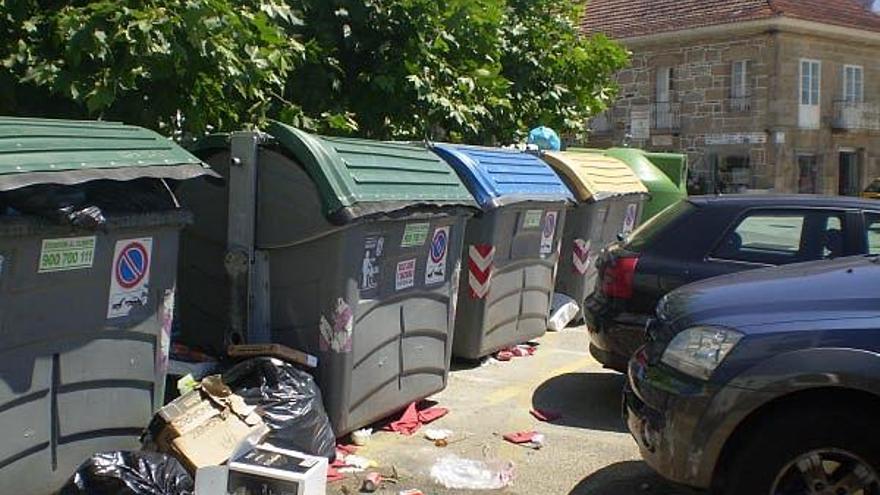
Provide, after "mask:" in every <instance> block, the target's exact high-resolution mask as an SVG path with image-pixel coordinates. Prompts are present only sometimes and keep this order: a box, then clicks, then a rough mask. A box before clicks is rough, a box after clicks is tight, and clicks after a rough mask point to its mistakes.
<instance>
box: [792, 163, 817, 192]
mask: <svg viewBox="0 0 880 495" xmlns="http://www.w3.org/2000/svg"><path fill="white" fill-rule="evenodd" d="M797 163H798V192H799V193H801V194H818V193H819V160H818V159H817V158H816V155H798V157H797Z"/></svg>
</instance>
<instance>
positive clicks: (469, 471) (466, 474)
mask: <svg viewBox="0 0 880 495" xmlns="http://www.w3.org/2000/svg"><path fill="white" fill-rule="evenodd" d="M431 479H433V480H434V482H435V483H438V484H441V485H443V486H445V487H446V488H452V489H456V490H497V489H499V488H504V487H506V486H507V485H509V484H510V483H511V482H512V481H513V463H512V462H504V461H488V462H485V461H477V460H473V459H462V458H461V457H458V456H455V455H449V456H446V457H443V458H441V459H440V460H438V461H437V463H436V464H434V466H433V467H432V468H431Z"/></svg>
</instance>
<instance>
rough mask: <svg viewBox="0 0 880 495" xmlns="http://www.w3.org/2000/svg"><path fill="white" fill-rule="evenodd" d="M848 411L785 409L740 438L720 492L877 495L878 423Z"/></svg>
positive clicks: (724, 468) (722, 477)
mask: <svg viewBox="0 0 880 495" xmlns="http://www.w3.org/2000/svg"><path fill="white" fill-rule="evenodd" d="M855 409H856V407H853V408H851V409H850V410H846V409H839V410H834V411H821V412H818V411H817V412H808V411H804V410H802V409H801V410H798V409H789V410H787V411H786V414H784V415H783V414H776V415H774V416H773V417H771V418H767V420H765V421H763V422H762V423H761V424H760V425H759V426H758V427H757V428H755V429H753V430H751V431H750V432H749V433H748V438H743V439H741V442H740V443H739V448H738V449H737V451H736V452H735V453H733V454H732V455H731V456H730V458H728V459H726V462H725V464H726V465H725V466H721V472H720V473H719V474H720V475H719V476H718V477H717V479H716V486H715V490H713V491H714V492H715V493H718V494H719V495H745V494H748V495H880V442H878V439H877V437H876V430H875V429H874V428H876V424H872V423H873V421H870V420H869V419H868V417H867V416H866V415H865V414H858V413H855V412H853V410H855Z"/></svg>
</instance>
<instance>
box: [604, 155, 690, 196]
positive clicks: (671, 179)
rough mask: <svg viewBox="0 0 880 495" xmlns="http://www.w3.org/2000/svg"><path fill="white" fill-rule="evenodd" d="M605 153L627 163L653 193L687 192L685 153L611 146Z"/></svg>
mask: <svg viewBox="0 0 880 495" xmlns="http://www.w3.org/2000/svg"><path fill="white" fill-rule="evenodd" d="M605 153H607V154H608V155H609V156H613V157H614V158H617V159H618V160H621V161H623V162H624V163H626V164H627V165H628V166H629V167H630V168H631V169H632V170H633V172H635V174H636V175H637V176H638V177H639V179H641V181H642V183H644V184H645V186H646V187H647V188H648V190H650V191H651V192H652V193H657V192H668V193H673V194H678V195H682V196H684V195H686V194H687V182H686V181H687V157H686V156H685V155H683V154H678V153H649V152H646V151H644V150H640V149H637V148H610V149H608V150H606V151H605Z"/></svg>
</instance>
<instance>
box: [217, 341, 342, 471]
mask: <svg viewBox="0 0 880 495" xmlns="http://www.w3.org/2000/svg"><path fill="white" fill-rule="evenodd" d="M223 380H224V381H225V382H226V383H228V384H229V386H230V387H231V388H232V389H233V390H234V391H235V393H237V394H239V395H241V396H242V397H243V398H244V400H245V402H247V404H248V405H251V406H257V407H258V412H259V414H260V416H262V418H263V421H265V423H266V424H267V425H268V426H269V428H270V429H271V430H272V432H271V433H270V434H269V436H268V437H267V438H266V441H268V442H278V443H279V444H280V445H283V446H284V447H287V448H291V449H293V450H296V451H299V452H302V453H305V454H310V455H317V456H322V457H327V458H329V459H332V458H333V456H334V454H335V452H336V448H335V447H336V435H335V434H334V433H333V429H332V427H331V426H330V419H329V418H328V417H327V413H326V412H325V410H324V402H323V399H322V398H321V390H320V389H319V388H318V385H317V384H316V383H315V380H314V379H313V378H312V375H310V374H308V373H306V372H305V371H302V370H300V369H298V368H297V367H296V366H294V365H293V364H291V363H289V362H285V361H282V360H280V359H276V358H270V357H257V358H253V359H249V360H247V361H243V362H241V363H239V364H237V365H235V366H234V367H232V368H231V369H229V370H228V371H226V372H225V373H224V374H223Z"/></svg>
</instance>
